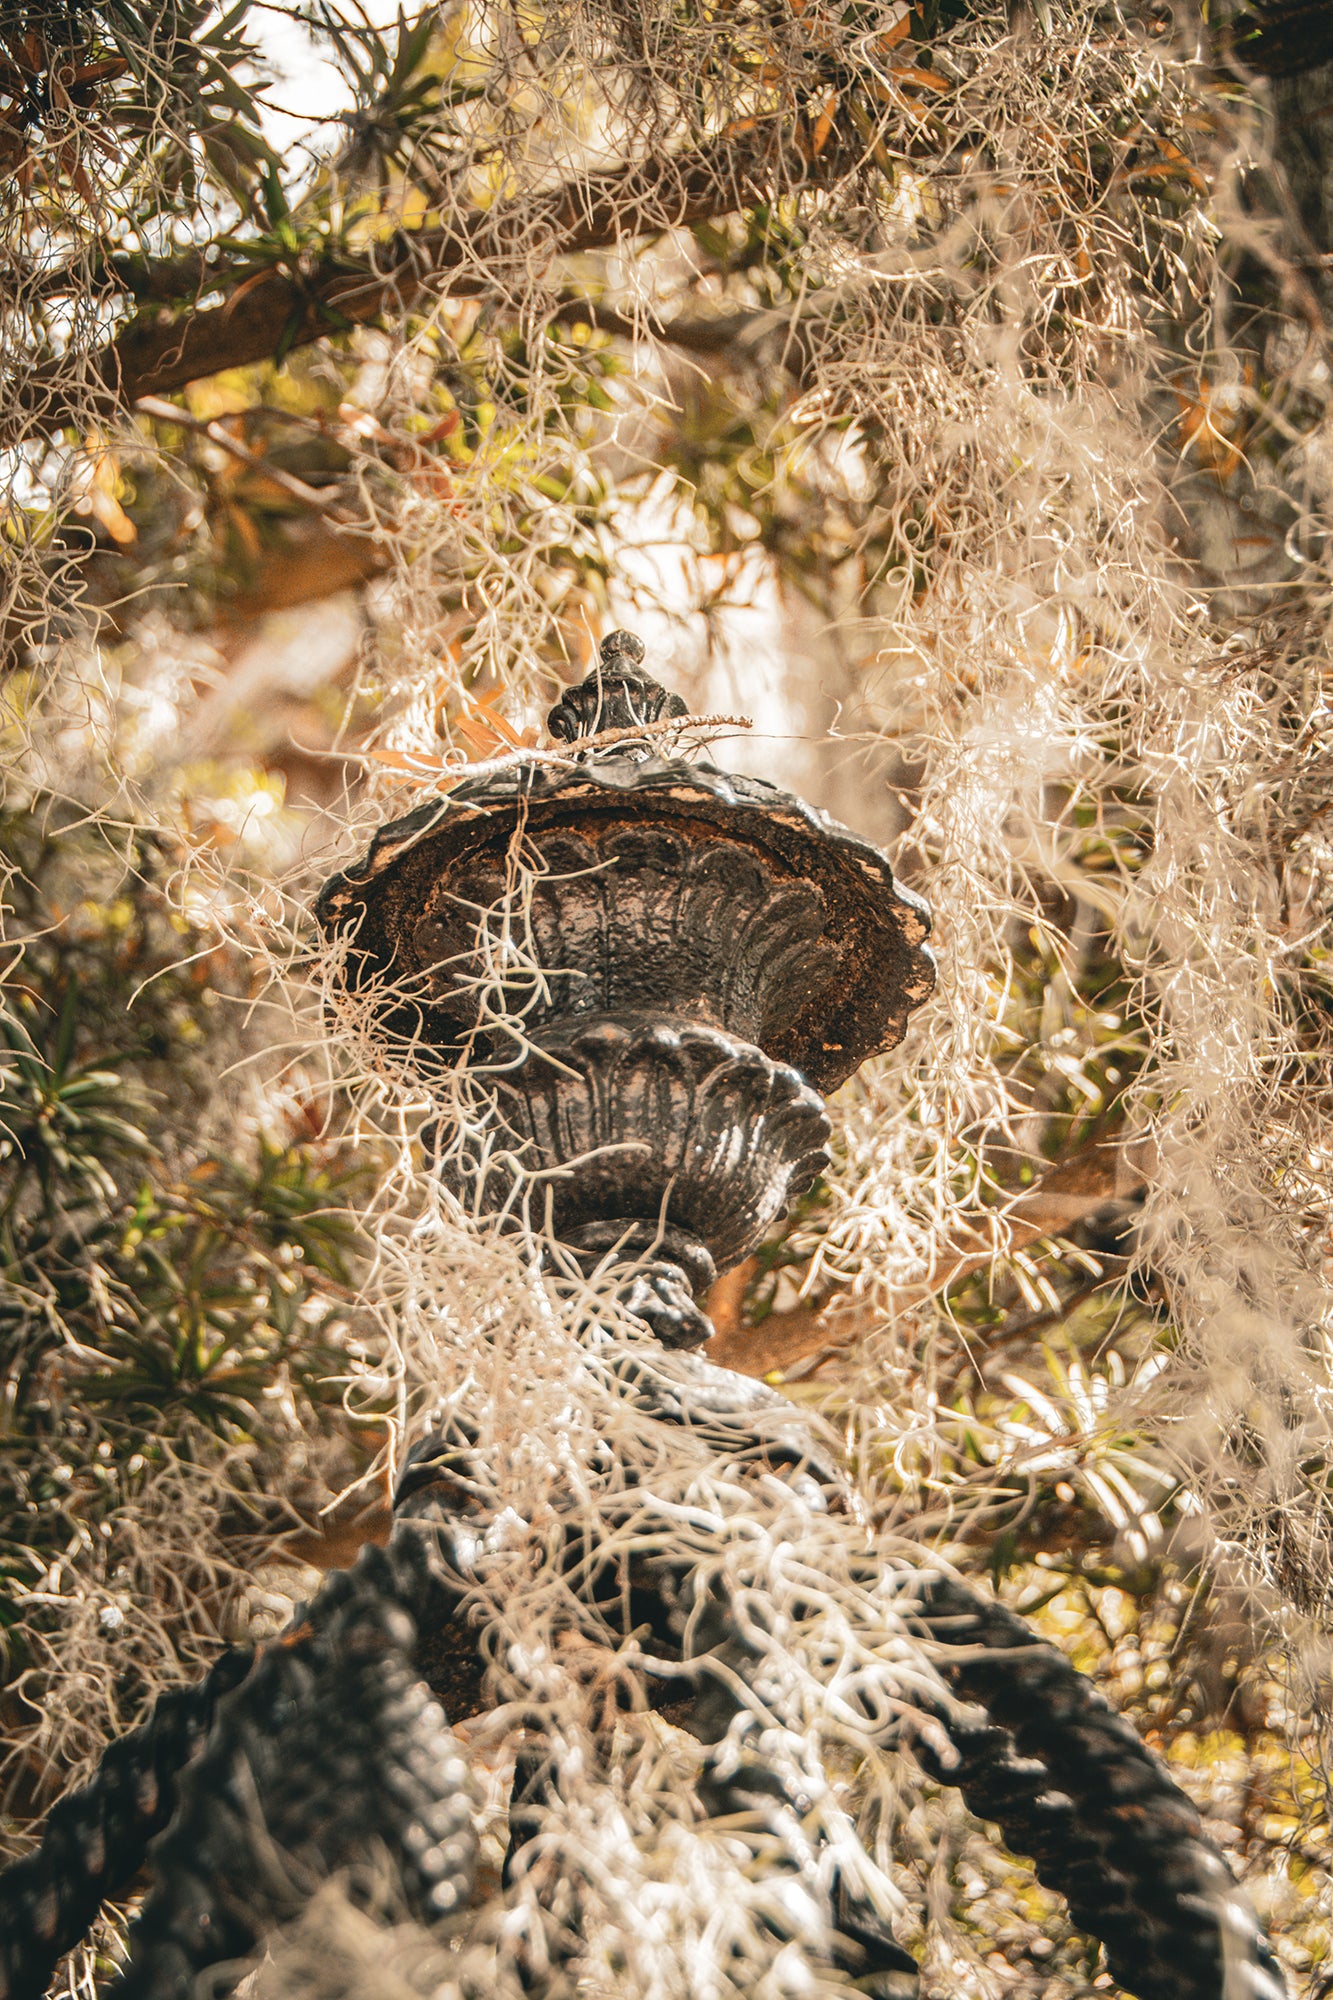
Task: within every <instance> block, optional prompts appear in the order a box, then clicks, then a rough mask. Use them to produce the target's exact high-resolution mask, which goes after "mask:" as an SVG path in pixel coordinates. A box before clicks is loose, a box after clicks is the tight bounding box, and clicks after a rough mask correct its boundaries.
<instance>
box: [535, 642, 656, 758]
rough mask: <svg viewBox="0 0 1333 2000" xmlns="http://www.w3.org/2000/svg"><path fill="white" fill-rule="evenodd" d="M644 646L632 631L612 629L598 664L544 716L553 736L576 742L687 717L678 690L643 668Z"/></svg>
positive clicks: (603, 643)
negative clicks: (669, 690)
mask: <svg viewBox="0 0 1333 2000" xmlns="http://www.w3.org/2000/svg"><path fill="white" fill-rule="evenodd" d="M643 659H644V645H643V641H642V639H640V638H638V637H637V635H636V634H635V633H633V632H611V633H609V634H608V636H607V637H606V638H605V639H603V641H602V644H601V648H600V656H599V659H598V663H597V666H596V667H595V669H594V670H593V672H592V673H590V674H589V675H588V677H587V679H586V680H582V681H580V682H579V684H578V686H577V687H572V688H567V689H566V691H565V693H564V694H563V695H562V696H561V697H560V700H559V701H558V702H557V703H556V705H555V707H554V708H553V709H552V710H551V712H550V714H549V715H548V716H547V718H546V727H547V728H548V729H549V730H550V732H551V734H552V736H558V737H559V738H560V739H561V740H562V741H563V742H566V743H574V742H577V740H578V738H579V737H580V736H596V735H598V734H599V733H600V732H601V731H602V730H603V729H633V728H635V727H637V726H638V725H639V724H641V723H645V722H661V721H662V720H663V719H666V720H670V719H671V718H672V717H673V716H677V715H688V714H689V712H690V711H689V707H688V705H687V704H686V703H685V702H684V701H682V700H681V698H680V696H679V695H678V694H668V693H667V691H666V689H665V688H664V687H663V686H662V685H661V684H660V682H658V681H655V680H654V679H653V677H652V675H651V674H650V673H646V672H645V671H644V666H643Z"/></svg>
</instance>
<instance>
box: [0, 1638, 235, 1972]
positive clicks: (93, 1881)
mask: <svg viewBox="0 0 1333 2000" xmlns="http://www.w3.org/2000/svg"><path fill="white" fill-rule="evenodd" d="M252 1659H253V1654H252V1653H251V1652H249V1651H248V1650H237V1651H232V1652H226V1653H223V1654H222V1655H221V1657H220V1658H219V1659H218V1660H217V1661H216V1662H215V1663H214V1665H213V1667H212V1669H211V1670H210V1672H209V1673H208V1675H207V1676H206V1677H205V1679H204V1680H202V1681H201V1682H200V1683H199V1685H198V1686H197V1687H190V1688H173V1689H172V1690H171V1691H170V1692H169V1693H168V1694H164V1695H161V1696H160V1697H159V1698H158V1700H157V1702H156V1703H155V1704H154V1707H153V1711H152V1714H151V1715H150V1716H149V1717H148V1720H147V1721H146V1722H145V1723H144V1724H143V1725H142V1727H140V1728H138V1729H134V1730H131V1731H130V1733H129V1735H127V1736H122V1737H121V1739H120V1741H119V1742H117V1743H113V1744H112V1745H111V1747H110V1749H109V1750H108V1751H107V1752H106V1754H105V1756H104V1757H103V1758H102V1761H101V1763H100V1764H99V1765H98V1767H97V1770H96V1772H95V1773H94V1775H93V1776H92V1777H91V1778H90V1779H89V1781H88V1783H87V1784H86V1785H80V1786H79V1787H78V1789H77V1790H76V1791H72V1792H70V1793H68V1794H67V1795H66V1796H65V1797H64V1798H63V1799H60V1800H59V1801H58V1802H57V1803H56V1804H55V1805H54V1806H53V1807H52V1808H51V1811H50V1814H49V1815H48V1817H47V1821H46V1828H45V1831H44V1833H43V1835H42V1844H41V1846H40V1847H38V1848H37V1849H36V1850H35V1851H34V1852H33V1853H31V1854H25V1855H24V1856H23V1858H22V1860H20V1861H16V1862H14V1863H13V1864H12V1865H11V1866H10V1867H8V1868H6V1869H5V1870H4V1871H3V1873H0V2000H41V1996H42V1995H43V1994H44V1993H45V1991H46V1989H47V1987H48V1985H49V1984H50V1981H51V1975H52V1973H53V1972H54V1971H55V1968H56V1965H57V1963H58V1962H59V1960H60V1959H61V1958H63V1956H64V1954H65V1953H66V1952H67V1951H71V1950H72V1949H73V1947H74V1946H75V1945H76V1944H78V1942H79V1940H80V1939H81V1938H82V1937H83V1936H84V1934H85V1933H86V1931H87V1929H88V1927H89V1925H90V1924H91V1923H92V1921H93V1919H94V1918H95V1917H96V1915H97V1912H98V1911H99V1910H100V1908H101V1907H102V1904H103V1902H104V1901H105V1900H106V1898H107V1897H108V1896H113V1895H115V1894H116V1892H117V1891H118V1890H120V1889H122V1888H124V1887H125V1886H126V1884H127V1883H129V1882H131V1881H132V1880H133V1878H134V1876H135V1875H136V1874H137V1873H138V1871H139V1869H140V1868H141V1867H142V1866H143V1862H144V1857H145V1855H146V1854H147V1852H148V1845H149V1842H150V1841H151V1840H152V1839H153V1838H154V1837H155V1835H157V1834H159V1833H160V1832H161V1831H162V1829H163V1827H165V1826H166V1824H167V1822H168V1821H169V1820H170V1818H171V1815H172V1813H173V1812H174V1811H175V1808H176V1798H177V1789H176V1783H177V1776H178V1774H179V1772H180V1770H181V1768H182V1766H183V1765H185V1764H186V1763H188V1761H189V1759H190V1758H191V1757H192V1756H193V1755H194V1753H195V1751H196V1750H197V1749H198V1747H199V1745H200V1744H201V1743H202V1742H203V1740H204V1738H205V1736H206V1735H207V1733H208V1731H209V1728H210V1727H211V1725H212V1722H213V1716H214V1713H215V1711H216V1709H217V1705H218V1702H219V1701H220V1700H221V1699H222V1698H223V1696H224V1695H226V1694H229V1693H230V1692H231V1690H232V1689H233V1688H234V1687H236V1686H237V1684H238V1683H239V1682H240V1681H241V1680H242V1679H243V1678H244V1676H245V1674H246V1673H247V1672H248V1671H249V1668H250V1664H251V1660H252Z"/></svg>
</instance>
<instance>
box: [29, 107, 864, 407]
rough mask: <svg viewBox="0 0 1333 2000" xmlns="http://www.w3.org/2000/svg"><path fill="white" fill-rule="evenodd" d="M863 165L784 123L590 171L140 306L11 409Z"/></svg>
mask: <svg viewBox="0 0 1333 2000" xmlns="http://www.w3.org/2000/svg"><path fill="white" fill-rule="evenodd" d="M851 164H853V162H852V161H851V160H850V159H849V158H848V157H847V156H845V155H844V154H842V153H840V152H835V149H834V148H832V147H830V148H828V149H827V150H826V151H825V152H824V153H823V154H821V156H820V157H819V159H818V160H816V161H814V162H813V163H811V166H810V168H806V167H803V166H802V165H801V163H800V161H799V159H797V158H795V157H794V156H792V155H791V154H789V153H787V152H784V150H783V149H782V147H781V145H780V129H779V126H778V123H777V121H776V120H770V121H769V122H768V124H767V126H766V127H760V128H757V129H756V130H755V131H753V132H750V133H748V134H745V135H744V136H743V137H742V138H723V139H716V140H712V141H710V142H709V143H708V144H707V145H704V146H701V147H699V148H697V149H696V150H695V151H693V152H689V153H682V154H675V155H669V156H666V157H664V158H661V159H655V160H648V161H644V162H641V163H638V164H636V165H633V166H628V167H621V168H617V169H614V170H612V171H609V172H605V173H599V174H588V175H585V176H581V177H580V178H579V179H578V180H576V181H570V182H568V183H566V184H565V185H564V186H563V187H560V188H556V189H554V190H552V191H551V192H550V193H548V194H545V195H537V196H530V197H526V198H524V199H523V200H522V201H516V202H508V203H505V204H503V205H502V206H500V207H499V208H497V209H496V210H493V211H490V212H487V213H483V214H478V215H477V216H476V217H475V219H473V220H472V221H470V222H469V223H468V224H467V225H466V226H464V227H459V228H455V229H434V230H421V231H418V232H416V233H414V234H411V235H401V234H400V235H397V236H395V237H392V238H390V239H388V240H387V241H386V242H384V243H381V244H377V245H375V246H373V247H372V249H371V250H370V251H369V252H368V254H367V257H366V262H365V265H364V267H363V268H362V269H360V270H349V269H348V268H347V264H346V260H345V259H342V260H330V261H329V262H328V263H326V264H324V265H322V266H320V267H319V268H317V269H316V270H315V271H314V272H313V273H312V274H311V275H310V276H309V277H308V278H304V279H300V280H298V279H296V278H293V277H291V276H288V275H286V274H284V273H283V272H280V271H273V272H269V273H266V274H264V275H262V276H251V277H249V278H247V279H246V280H245V281H244V282H242V283H241V284H239V285H238V286H236V288H235V289H234V290H233V291H232V292H231V294H230V296H229V297H227V298H226V299H224V300H223V301H222V303H221V304H219V305H216V306H210V307H197V308H196V309H194V310H193V311H189V312H186V313H184V314H181V315H177V316H175V317H171V318H167V317H164V316H162V315H159V316H157V317H149V316H146V315H145V316H143V317H140V318H138V319H136V320H134V321H133V322H132V323H131V324H130V325H128V326H126V327H125V328H124V329H123V330H122V331H121V332H120V333H119V334H118V335H117V336H116V338H115V339H114V340H113V341H112V342H111V343H110V344H109V345H108V346H107V347H105V348H103V349H102V350H101V352H100V353H99V354H96V355H94V356H92V357H91V358H90V360H89V363H88V367H87V372H86V374H85V375H84V377H83V379H82V381H79V380H77V379H73V371H72V369H71V366H70V361H69V358H68V356H62V357H61V358H60V359H59V360H58V361H53V362H50V363H47V364H46V365H44V366H43V367H42V368H39V369H36V370H34V371H33V373H32V374H31V375H30V376H29V377H28V379H27V381H26V382H23V383H20V384H19V385H17V388H16V392H15V395H14V398H13V402H14V405H15V406H16V407H17V409H18V410H19V411H21V412H22V413H23V414H24V415H26V416H27V417H29V418H30V419H35V420H36V425H37V426H38V427H41V428H45V429H48V430H55V429H59V428H60V427H62V426H63V425H65V424H67V423H71V422H80V421H83V420H85V419H86V418H87V416H88V415H89V414H90V413H94V414H95V413H96V412H97V410H98V409H101V410H102V411H104V412H105V413H107V414H111V413H114V412H115V411H117V410H120V411H123V410H125V409H127V408H132V407H133V405H134V404H135V402H137V401H138V400H139V399H140V398H142V397H144V396H160V395H168V394H170V393H172V392H173V391H175V390H178V389H181V388H183V387H184V385H185V384H186V383H187V382H193V381H197V380H198V379H199V378H200V377H201V376H206V375H215V374H218V373H219V372H220V371H221V370H223V369H225V368H242V367H248V366H250V365H252V364H253V363H255V362H259V361H266V360H269V359H270V358H271V357H272V356H273V355H275V354H276V353H278V352H279V351H280V350H281V351H282V352H287V351H289V350H290V349H291V348H293V347H300V346H305V345H308V344H309V343H310V342H311V341H314V340H318V339H319V338H320V337H321V336H322V335H325V334H329V333H334V332H338V331H341V330H345V329H346V328H347V327H349V326H366V325H369V324H370V323H371V322H372V321H374V320H376V319H378V318H379V317H380V315H381V314H382V313H385V312H388V311H397V312H405V311H410V310H411V308H412V307H413V306H414V305H416V304H417V303H418V302H419V301H420V300H422V299H423V298H425V297H429V296H431V295H432V294H433V293H435V292H436V290H437V289H439V288H440V282H441V280H447V281H448V283H447V286H446V287H445V288H446V289H448V290H449V291H451V292H453V293H454V294H456V295H458V294H462V295H469V294H470V295H473V296H476V295H478V294H482V293H486V292H489V291H492V290H497V291H499V290H502V289H503V287H504V285H505V282H506V274H507V272H510V273H513V276H514V279H515V280H517V278H518V276H519V274H520V273H522V274H526V273H527V271H528V270H529V269H530V267H531V265H532V263H533V261H534V260H538V261H549V260H551V259H553V258H556V257H561V256H569V255H572V254H574V253H577V252H579V251H588V250H600V249H605V248H607V247H608V246H609V245H611V244H613V243H617V242H620V241H623V240H625V239H626V238H631V237H635V236H642V235H645V234H648V233H650V232H656V231H660V230H664V229H669V228H680V227H686V226H688V225H689V224H691V223H694V222H699V221H703V220H705V219H706V218H708V217H710V216H717V215H726V214H730V213H732V212H733V211H734V210H736V209H737V208H741V207H743V206H744V205H745V204H746V203H747V202H751V201H755V200H759V199H766V200H771V199H772V198H773V197H774V195H775V193H776V192H777V191H778V190H779V188H789V187H794V186H795V185H796V184H797V183H798V182H799V181H800V180H802V179H804V180H806V182H807V184H808V183H809V181H810V180H811V179H812V178H813V174H814V173H817V174H818V181H819V184H821V185H827V184H828V183H829V182H830V181H831V180H833V179H836V178H837V177H838V176H839V175H840V174H842V173H844V172H846V171H847V169H848V167H849V166H850V165H851Z"/></svg>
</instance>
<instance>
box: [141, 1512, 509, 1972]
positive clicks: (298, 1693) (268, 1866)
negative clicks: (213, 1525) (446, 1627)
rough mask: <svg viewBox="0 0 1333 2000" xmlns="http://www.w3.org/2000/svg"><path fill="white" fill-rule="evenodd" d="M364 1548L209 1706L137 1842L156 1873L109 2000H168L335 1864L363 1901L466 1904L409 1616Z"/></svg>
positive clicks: (451, 1745)
mask: <svg viewBox="0 0 1333 2000" xmlns="http://www.w3.org/2000/svg"><path fill="white" fill-rule="evenodd" d="M415 1539H416V1540H417V1541H418V1543H420V1541H421V1539H422V1538H421V1536H420V1532H419V1531H415ZM399 1547H400V1548H401V1547H402V1544H401V1542H400V1544H399ZM396 1554H397V1551H395V1555H396ZM375 1555H376V1556H380V1557H381V1559H380V1560H378V1561H376V1560H374V1559H369V1560H362V1561H360V1562H358V1564H357V1565H356V1566H355V1568H354V1569H353V1570H352V1571H349V1572H347V1573H346V1574H345V1575H344V1576H342V1577H339V1578H338V1579H336V1582H335V1584H334V1586H333V1587H331V1589H330V1591H329V1593H328V1594H329V1596H331V1597H333V1598H334V1599H335V1600H336V1602H335V1605H334V1607H333V1608H332V1609H331V1610H330V1609H329V1607H328V1605H327V1603H326V1604H324V1605H322V1606H319V1612H320V1615H318V1616H316V1617H312V1618H307V1619H306V1620H305V1621H304V1622H302V1623H300V1624H298V1625H296V1626H295V1628H294V1629H293V1630H292V1631H291V1632H290V1633H289V1634H288V1635H287V1636H286V1637H285V1638H284V1639H282V1640H281V1641H279V1642H278V1643H277V1644H276V1645H274V1646H272V1647H270V1648H266V1649H265V1650H264V1651H263V1652H262V1653H261V1654H260V1655H259V1657H258V1658H257V1659H256V1661H255V1664H254V1667H253V1669H252V1670H251V1673H250V1674H249V1676H248V1678H247V1679H246V1680H245V1682H244V1683H243V1684H242V1685H241V1686H240V1687H238V1688H237V1689H236V1690H235V1691H234V1692H233V1693H232V1694H231V1695H230V1696H229V1697H228V1698H227V1699H226V1700H225V1701H224V1702H222V1703H221V1704H220V1705H219V1708H218V1713H217V1717H216V1720H215V1722H214V1726H213V1729H212V1732H211V1734H210V1736H209V1739H208V1741H207V1743H206V1744H205V1746H204V1748H203V1750H202V1751H201V1753H200V1755H199V1756H198V1758H197V1759H196V1760H195V1761H194V1763H193V1764H192V1765H191V1766H190V1767H189V1769H188V1770H187V1771H186V1772H185V1773H184V1774H183V1775H182V1778H181V1781H180V1787H179V1789H180V1805H179V1808H178V1810H177V1813H176V1816H175V1818H174V1819H173V1821H172V1823H171V1825H170V1826H169V1827H168V1828H167V1830H166V1832H165V1833H164V1834H163V1835H162V1836H161V1837H160V1838H159V1840H158V1841H157V1843H156V1845H155V1847H154V1849H153V1850H152V1853H151V1855H150V1866H151V1867H152V1870H153V1874H154V1878H155V1879H154V1886H153V1889H152V1891H151V1893H150V1895H149V1897H148V1900H147V1902H146V1903H145V1905H144V1908H143V1912H142V1914H141V1916H140V1918H139V1920H138V1922H137V1923H136V1925H135V1926H134V1929H133V1931H132V1933H131V1936H130V1951H129V1962H128V1965H127V1967H126V1969H125V1971H124V1973H123V1974H122V1976H121V1978H120V1979H119V1980H118V1981H117V1983H116V1986H115V1988H114V1989H113V1990H114V1992H115V1994H116V1995H117V2000H179V1995H180V1994H181V1993H184V1992H188V1991H189V1990H190V1989H191V1986H192V1984H193V1981H194V1978H195V1977H196V1975H197V1974H199V1973H200V1972H202V1971H204V1970H206V1969H207V1968H208V1967H210V1966H217V1965H223V1964H227V1963H229V1962H231V1961H233V1960H239V1959H242V1958H244V1957H245V1956H246V1955H247V1954H248V1953H249V1952H250V1951H252V1950H253V1949H254V1947H255V1946H256V1945H257V1944H258V1943H259V1942H260V1940H261V1939H262V1938H263V1937H264V1935H265V1933H266V1932H267V1931H269V1930H270V1929H272V1928H273V1927H274V1926H275V1925H277V1924H280V1923H282V1922H284V1921H287V1920H289V1919H291V1918H293V1917H295V1916H297V1915H298V1914H299V1913H300V1911H301V1909H302V1908H303V1907H304V1905H305V1903H306V1902H307V1901H308V1900H309V1898H310V1896H311V1895H312V1894H313V1893H314V1891H315V1890H317V1889H318V1888H319V1886H320V1885H321V1883H322V1882H324V1881H325V1880H326V1879H327V1877H328V1876H329V1875H330V1874H331V1873H332V1872H334V1871H335V1870H347V1871H348V1875H349V1887H350V1889H351V1891H352V1893H353V1894H354V1895H356V1896H358V1897H359V1899H360V1900H363V1901H369V1902H372V1903H373V1902H374V1900H375V1898H376V1891H377V1888H382V1887H383V1885H384V1884H385V1883H389V1884H392V1885H393V1887H394V1889H395V1890H396V1892H397V1893H398V1894H400V1895H401V1898H402V1901H403V1903H404V1905H405V1906H406V1909H407V1910H408V1912H409V1913H410V1914H411V1915H412V1916H413V1917H414V1918H415V1919H416V1920H417V1921H418V1922H421V1923H426V1924H432V1923H438V1922H440V1921H442V1920H444V1919H447V1918H450V1917H452V1916H453V1915H455V1914H456V1913H457V1912H458V1911H459V1910H460V1909H461V1908H462V1907H463V1906H464V1904H465V1902H466V1899H467V1895H468V1892H469V1889H470V1886H471V1881H472V1873H473V1866H474V1862H475V1851H476V1844H475V1836H474V1833H473V1828H472V1815H471V1799H470V1793H469V1787H468V1774H467V1766H466V1764H465V1762H464V1760H463V1757H462V1755H461V1754H460V1751H459V1748H458V1744H457V1740H456V1738H455V1737H454V1736H453V1734H452V1732H451V1731H450V1730H449V1728H448V1727H447V1725H446V1722H445V1716H444V1711H443V1709H442V1708H441V1707H440V1705H439V1703H438V1702H437V1701H435V1700H434V1698H433V1697H432V1695H431V1694H430V1691H429V1689H428V1688H427V1687H426V1686H425V1685H424V1684H423V1683H422V1682H421V1681H420V1680H419V1679H418V1678H417V1675H416V1671H415V1668H414V1666H413V1663H412V1649H413V1645H414V1642H415V1638H416V1628H415V1624H414V1621H413V1619H412V1617H411V1615H410V1614H409V1612H408V1611H407V1610H406V1609H405V1608H404V1607H403V1605H402V1604H401V1603H395V1602H394V1601H393V1599H394V1595H395V1594H396V1591H397V1588H398V1587H399V1586H400V1585H401V1583H402V1581H403V1568H404V1565H402V1564H400V1563H398V1562H397V1561H395V1559H394V1558H384V1557H383V1556H382V1554H381V1552H380V1551H376V1552H375ZM406 1567H407V1568H408V1569H409V1570H410V1569H411V1564H410V1562H409V1563H408V1564H407V1565H406ZM382 1585H387V1588H382V1587H381V1586H382ZM317 1603H318V1600H317ZM314 1609H315V1607H312V1610H314Z"/></svg>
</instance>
